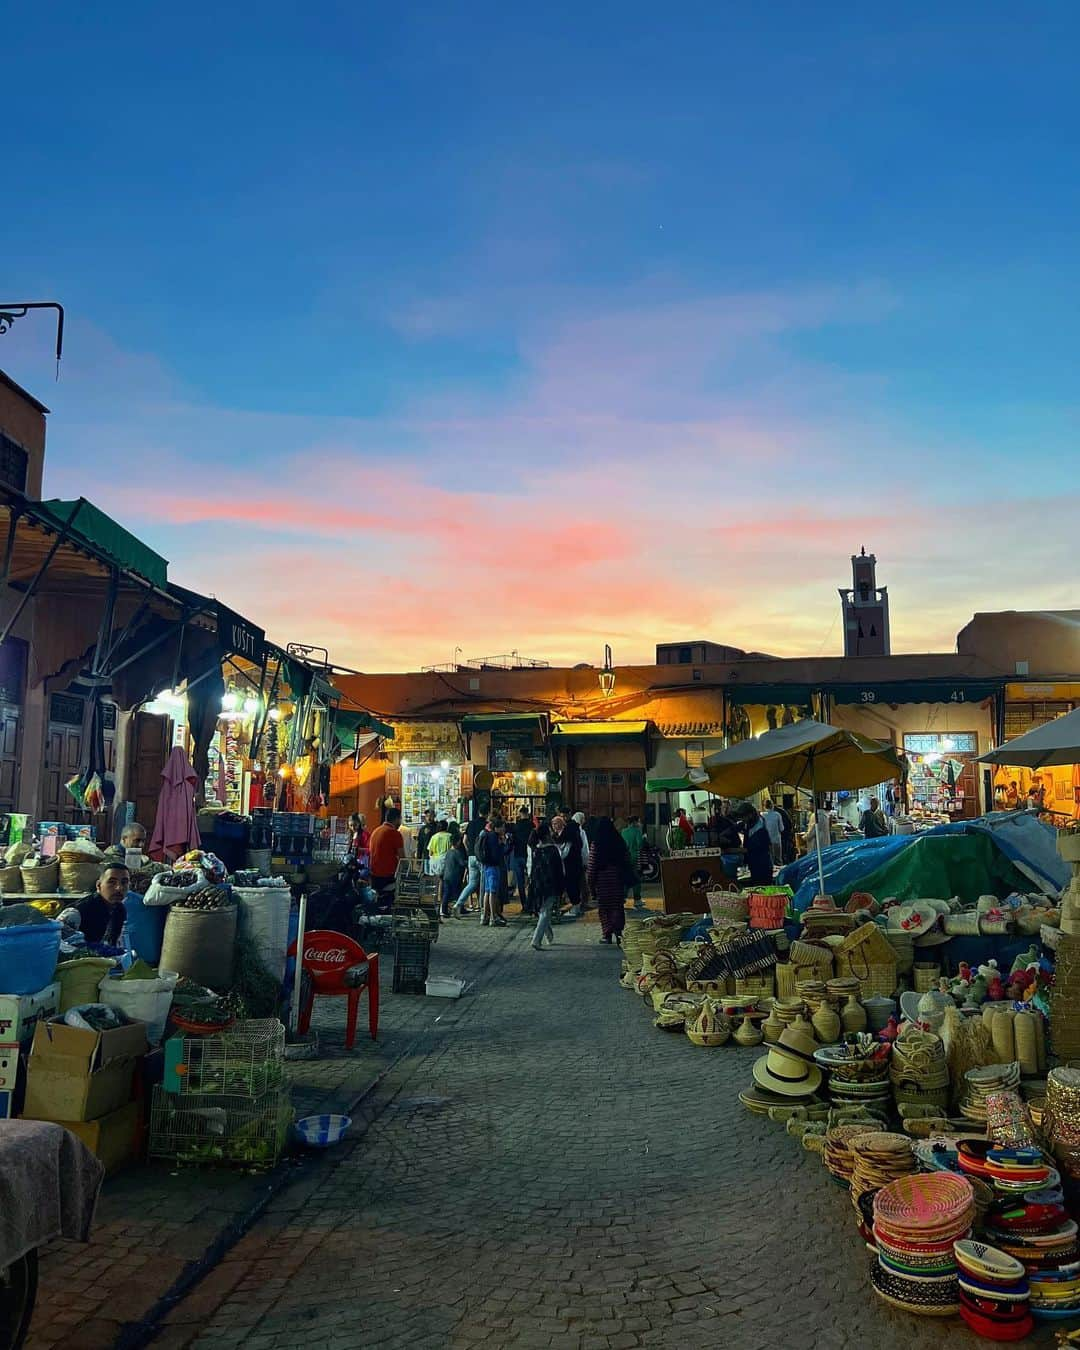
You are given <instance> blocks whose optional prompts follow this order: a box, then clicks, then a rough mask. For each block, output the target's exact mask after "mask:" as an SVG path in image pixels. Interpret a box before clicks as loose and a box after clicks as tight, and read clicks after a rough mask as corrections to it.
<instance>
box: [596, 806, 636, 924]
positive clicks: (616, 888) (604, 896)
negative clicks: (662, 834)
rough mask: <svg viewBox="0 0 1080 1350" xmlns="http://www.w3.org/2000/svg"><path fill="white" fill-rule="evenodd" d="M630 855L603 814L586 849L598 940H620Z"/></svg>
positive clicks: (624, 920)
mask: <svg viewBox="0 0 1080 1350" xmlns="http://www.w3.org/2000/svg"><path fill="white" fill-rule="evenodd" d="M630 871H631V869H630V854H629V853H628V852H627V850H626V844H625V843H624V842H623V840H622V838H621V837H620V836H619V835H618V834H617V833H616V830H615V826H614V824H613V823H612V821H611V820H610V819H609V818H608V817H607V816H602V817H601V818H600V820H598V821H597V823H596V832H595V834H594V837H593V842H592V846H591V848H590V849H589V888H590V890H591V891H592V893H593V896H594V897H595V899H596V908H597V910H598V911H599V913H600V930H601V933H602V934H603V936H602V937H601V938H600V941H601V942H606V943H607V944H608V945H609V946H610V945H611V942H612V939H614V940H615V942H617V943H620V944H621V943H622V932H623V928H624V927H625V926H626V888H627V885H628V884H629V881H630Z"/></svg>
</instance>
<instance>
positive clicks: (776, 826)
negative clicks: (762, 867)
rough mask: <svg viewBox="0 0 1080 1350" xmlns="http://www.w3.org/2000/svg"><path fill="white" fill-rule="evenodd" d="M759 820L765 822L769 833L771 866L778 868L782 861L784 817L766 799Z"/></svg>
mask: <svg viewBox="0 0 1080 1350" xmlns="http://www.w3.org/2000/svg"><path fill="white" fill-rule="evenodd" d="M761 819H762V820H763V821H764V822H765V829H766V830H767V831H768V833H769V852H770V853H771V854H772V860H773V866H774V867H779V866H780V864H781V863H782V862H783V861H784V817H783V816H782V815H781V814H780V812H779V811H778V810H777V809H776V807H775V806H774V805H773V804H772V802H771V801H770V800H769V799H768V798H767V797H766V799H765V801H764V803H763V810H762V812H761Z"/></svg>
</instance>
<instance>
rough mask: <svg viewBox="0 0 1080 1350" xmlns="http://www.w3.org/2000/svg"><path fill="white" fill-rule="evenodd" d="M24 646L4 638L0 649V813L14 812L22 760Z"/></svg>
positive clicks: (22, 643)
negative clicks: (5, 640)
mask: <svg viewBox="0 0 1080 1350" xmlns="http://www.w3.org/2000/svg"><path fill="white" fill-rule="evenodd" d="M26 653H27V645H26V643H25V642H23V641H22V639H21V638H8V640H7V642H5V643H4V645H3V647H0V812H3V813H5V814H7V813H8V812H10V811H14V810H15V806H16V803H17V802H18V799H19V761H20V759H21V758H22V702H23V691H24V690H25V688H26Z"/></svg>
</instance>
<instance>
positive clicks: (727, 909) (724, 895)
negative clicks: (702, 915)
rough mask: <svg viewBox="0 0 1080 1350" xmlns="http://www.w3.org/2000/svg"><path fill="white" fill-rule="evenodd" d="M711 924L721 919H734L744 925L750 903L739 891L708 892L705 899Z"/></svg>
mask: <svg viewBox="0 0 1080 1350" xmlns="http://www.w3.org/2000/svg"><path fill="white" fill-rule="evenodd" d="M705 898H706V899H707V900H708V902H709V913H710V914H711V915H712V918H713V923H719V922H720V921H721V919H736V920H738V922H739V923H745V922H746V920H747V919H748V918H749V915H750V902H749V901H748V900H747V898H746V896H745V895H743V894H742V893H741V891H709V892H708V893H707V894H706V897H705Z"/></svg>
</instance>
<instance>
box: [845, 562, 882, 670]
mask: <svg viewBox="0 0 1080 1350" xmlns="http://www.w3.org/2000/svg"><path fill="white" fill-rule="evenodd" d="M876 570H877V559H876V558H875V557H874V555H873V554H872V553H870V554H867V552H866V549H865V548H863V549H861V550H860V552H859V555H858V557H855V556H853V557H852V559H851V583H852V588H851V590H850V591H844V590H842V591H841V592H840V603H841V606H842V608H843V614H844V655H845V656H888V655H889V592H888V588H887V587H885V586H880V587H879V586H878V584H877V578H876Z"/></svg>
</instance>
